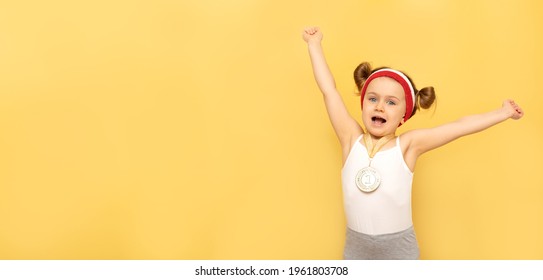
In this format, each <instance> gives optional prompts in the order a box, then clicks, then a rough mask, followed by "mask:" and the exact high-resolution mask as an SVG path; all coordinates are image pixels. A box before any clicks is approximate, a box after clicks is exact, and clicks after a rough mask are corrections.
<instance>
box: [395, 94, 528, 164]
mask: <svg viewBox="0 0 543 280" xmlns="http://www.w3.org/2000/svg"><path fill="white" fill-rule="evenodd" d="M522 116H524V112H523V111H522V109H521V108H520V106H518V105H517V104H516V103H515V102H514V101H513V100H505V101H504V102H503V105H502V107H501V108H500V109H497V110H494V111H491V112H488V113H483V114H478V115H472V116H467V117H463V118H461V119H459V120H457V121H455V122H452V123H448V124H444V125H441V126H438V127H435V128H429V129H416V130H412V131H409V132H406V133H405V134H404V135H403V137H404V138H403V139H405V140H402V141H405V142H406V145H407V155H406V161H408V158H412V157H413V156H414V157H415V159H416V158H417V157H418V156H419V155H421V154H423V153H425V152H427V151H430V150H433V149H435V148H438V147H441V146H443V145H445V144H447V143H449V142H451V141H453V140H455V139H458V138H460V137H462V136H465V135H469V134H472V133H476V132H479V131H482V130H485V129H487V128H489V127H491V126H494V125H496V124H498V123H501V122H503V121H505V120H507V119H509V118H511V119H514V120H518V119H520V118H522Z"/></svg>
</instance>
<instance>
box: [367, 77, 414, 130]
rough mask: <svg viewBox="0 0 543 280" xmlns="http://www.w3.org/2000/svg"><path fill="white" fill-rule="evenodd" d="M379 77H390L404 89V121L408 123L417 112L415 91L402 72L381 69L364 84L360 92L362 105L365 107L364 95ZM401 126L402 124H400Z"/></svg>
mask: <svg viewBox="0 0 543 280" xmlns="http://www.w3.org/2000/svg"><path fill="white" fill-rule="evenodd" d="M379 77H389V78H392V79H394V80H395V81H396V82H398V83H399V84H400V85H401V86H402V88H403V92H404V93H405V116H404V118H403V121H404V122H406V121H407V120H408V119H409V118H410V117H411V115H412V114H413V111H414V110H415V90H414V88H413V85H412V84H411V82H410V81H409V79H408V78H407V76H405V75H404V74H403V73H402V72H400V71H397V70H394V69H389V68H385V69H381V70H377V71H375V72H373V73H372V74H371V75H370V76H369V77H368V78H367V79H366V81H365V82H364V86H363V87H362V90H361V91H360V105H361V106H362V108H363V106H364V95H366V89H367V88H368V85H369V84H370V82H371V81H372V80H373V79H375V78H379ZM400 125H401V124H400Z"/></svg>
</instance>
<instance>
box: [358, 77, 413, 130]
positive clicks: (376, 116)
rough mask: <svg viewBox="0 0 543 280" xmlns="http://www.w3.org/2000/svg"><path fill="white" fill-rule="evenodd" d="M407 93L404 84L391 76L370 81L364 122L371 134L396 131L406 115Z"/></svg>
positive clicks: (364, 107) (365, 99)
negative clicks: (405, 93)
mask: <svg viewBox="0 0 543 280" xmlns="http://www.w3.org/2000/svg"><path fill="white" fill-rule="evenodd" d="M405 106H406V105H405V95H404V92H403V88H402V86H401V85H400V84H399V83H398V82H396V81H395V80H394V79H392V78H389V77H379V78H376V79H374V80H372V81H371V82H370V84H369V85H368V88H367V89H366V95H365V96H364V104H363V107H362V122H363V123H364V126H365V127H366V129H367V130H368V132H369V133H370V134H371V135H374V136H379V137H381V136H385V135H387V134H391V133H395V132H396V129H397V128H398V126H399V125H400V123H401V122H402V121H403V117H404V115H405Z"/></svg>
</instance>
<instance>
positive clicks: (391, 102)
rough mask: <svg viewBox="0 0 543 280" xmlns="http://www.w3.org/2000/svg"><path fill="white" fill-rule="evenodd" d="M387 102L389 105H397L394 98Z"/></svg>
mask: <svg viewBox="0 0 543 280" xmlns="http://www.w3.org/2000/svg"><path fill="white" fill-rule="evenodd" d="M387 104H388V105H392V106H394V105H396V102H394V101H392V100H389V101H387Z"/></svg>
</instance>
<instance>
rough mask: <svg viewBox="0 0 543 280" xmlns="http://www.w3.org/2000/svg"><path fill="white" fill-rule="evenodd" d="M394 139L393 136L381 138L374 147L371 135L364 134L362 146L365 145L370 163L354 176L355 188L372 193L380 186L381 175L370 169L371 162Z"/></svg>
mask: <svg viewBox="0 0 543 280" xmlns="http://www.w3.org/2000/svg"><path fill="white" fill-rule="evenodd" d="M394 137H395V136H394V134H389V135H386V136H383V137H381V139H379V141H377V143H375V146H374V145H373V141H372V139H371V135H370V134H369V133H366V134H364V144H366V150H368V155H369V157H370V163H369V165H368V166H366V167H364V168H362V169H360V170H359V171H358V173H356V176H355V183H356V186H357V187H358V189H360V190H361V191H363V192H366V193H369V192H373V191H375V190H376V189H377V188H378V187H379V185H381V175H380V174H379V171H377V169H375V168H373V167H371V161H372V160H373V157H374V156H375V154H376V153H377V152H378V151H379V150H380V149H381V148H382V147H383V146H384V145H385V144H386V143H388V142H389V141H390V140H392V139H393V138H394Z"/></svg>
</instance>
